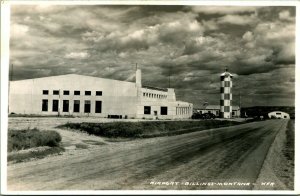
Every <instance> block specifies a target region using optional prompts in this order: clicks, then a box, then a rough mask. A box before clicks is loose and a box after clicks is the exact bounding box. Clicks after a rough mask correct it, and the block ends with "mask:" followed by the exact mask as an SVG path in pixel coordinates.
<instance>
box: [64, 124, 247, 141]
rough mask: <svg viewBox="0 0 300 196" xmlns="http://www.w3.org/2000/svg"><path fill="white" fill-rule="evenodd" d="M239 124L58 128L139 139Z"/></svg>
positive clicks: (116, 125) (111, 125)
mask: <svg viewBox="0 0 300 196" xmlns="http://www.w3.org/2000/svg"><path fill="white" fill-rule="evenodd" d="M237 124H241V123H239V122H234V121H225V120H224V121H220V120H206V121H151V122H112V123H67V124H65V125H62V126H60V127H62V128H70V129H76V130H80V131H84V132H87V133H88V134H93V135H97V136H104V137H108V138H116V137H122V138H139V137H150V136H152V137H157V136H163V135H174V134H181V133H188V132H192V131H198V130H205V129H211V128H218V127H224V126H231V125H237Z"/></svg>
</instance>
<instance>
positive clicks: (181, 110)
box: [176, 107, 190, 115]
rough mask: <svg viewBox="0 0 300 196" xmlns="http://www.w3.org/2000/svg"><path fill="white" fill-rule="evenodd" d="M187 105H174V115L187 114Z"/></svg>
mask: <svg viewBox="0 0 300 196" xmlns="http://www.w3.org/2000/svg"><path fill="white" fill-rule="evenodd" d="M189 113H190V108H189V107H176V115H182V114H189Z"/></svg>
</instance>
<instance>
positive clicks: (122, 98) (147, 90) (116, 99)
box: [9, 69, 193, 119]
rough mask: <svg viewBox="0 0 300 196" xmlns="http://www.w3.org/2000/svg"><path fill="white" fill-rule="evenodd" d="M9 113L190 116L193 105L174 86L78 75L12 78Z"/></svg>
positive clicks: (128, 116) (171, 117)
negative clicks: (181, 99)
mask: <svg viewBox="0 0 300 196" xmlns="http://www.w3.org/2000/svg"><path fill="white" fill-rule="evenodd" d="M9 113H10V114H11V113H15V114H28V115H30V114H33V115H59V116H69V115H70V116H94V117H103V118H145V119H187V118H190V117H191V116H192V113H193V104H191V103H187V102H182V101H177V100H176V95H175V91H174V89H173V88H156V87H150V86H142V76H141V70H140V69H137V70H136V82H135V83H134V82H126V81H119V80H112V79H104V78H98V77H91V76H83V75H77V74H68V75H60V76H50V77H43V78H35V79H26V80H19V81H11V82H10V88H9Z"/></svg>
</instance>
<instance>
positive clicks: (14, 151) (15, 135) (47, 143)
mask: <svg viewBox="0 0 300 196" xmlns="http://www.w3.org/2000/svg"><path fill="white" fill-rule="evenodd" d="M61 139H62V138H61V136H60V134H59V133H57V132H56V131H40V130H38V129H36V128H35V129H23V130H8V145H7V151H8V161H15V162H21V161H24V160H27V159H32V158H43V157H45V156H47V155H49V154H54V153H60V152H62V151H64V148H62V147H60V142H61ZM38 147H45V148H38ZM26 149H33V150H26Z"/></svg>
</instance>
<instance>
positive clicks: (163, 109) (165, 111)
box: [144, 106, 168, 115]
mask: <svg viewBox="0 0 300 196" xmlns="http://www.w3.org/2000/svg"><path fill="white" fill-rule="evenodd" d="M153 113H154V115H157V111H154V112H153ZM144 114H151V106H144ZM160 115H168V107H164V106H162V107H160Z"/></svg>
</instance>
